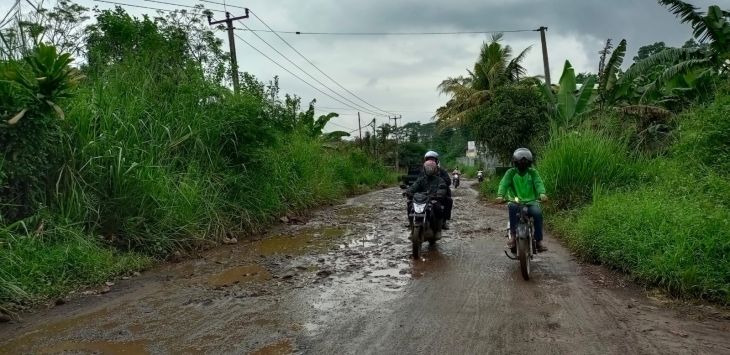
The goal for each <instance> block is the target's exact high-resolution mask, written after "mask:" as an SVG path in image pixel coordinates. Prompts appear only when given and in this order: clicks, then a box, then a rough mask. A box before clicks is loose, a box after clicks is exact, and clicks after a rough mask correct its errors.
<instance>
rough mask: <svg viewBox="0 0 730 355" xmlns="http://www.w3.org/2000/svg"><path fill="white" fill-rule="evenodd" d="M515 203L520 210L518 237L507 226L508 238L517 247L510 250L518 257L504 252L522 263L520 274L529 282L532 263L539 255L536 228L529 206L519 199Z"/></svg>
mask: <svg viewBox="0 0 730 355" xmlns="http://www.w3.org/2000/svg"><path fill="white" fill-rule="evenodd" d="M513 203H514V204H516V205H517V206H518V207H519V210H520V214H519V219H518V222H517V228H516V231H517V235H516V236H514V235H512V232H511V230H510V229H509V224H508V225H507V227H508V229H507V231H508V232H507V233H508V234H507V235H508V238H510V241H513V240H514V241H515V244H514V245H515V246H514V247H513V248H511V249H510V252H511V253H512V254H513V255H516V257H514V256H511V255H509V253H507V250H505V251H504V254H505V255H507V257H508V258H510V259H512V260H519V261H520V272H521V273H522V278H523V279H525V281H527V280H529V279H530V262H531V261H532V259H533V258H534V256H535V254H537V241H535V227H534V225H533V221H532V217H530V215H529V213H528V206H527V205H525V204H521V203H520V202H519V199H517V198H515V201H514V202H513Z"/></svg>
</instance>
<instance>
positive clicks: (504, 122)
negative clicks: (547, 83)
mask: <svg viewBox="0 0 730 355" xmlns="http://www.w3.org/2000/svg"><path fill="white" fill-rule="evenodd" d="M546 107H547V105H546V102H545V99H544V98H543V96H542V95H540V92H539V91H538V89H537V88H536V87H533V86H517V85H515V86H504V87H500V88H497V89H496V90H495V92H494V99H493V100H492V101H490V102H489V104H488V105H486V106H485V107H484V108H483V119H482V120H480V121H479V124H478V129H477V132H478V133H477V140H478V141H480V142H484V143H486V145H487V147H488V148H489V150H490V151H491V152H493V153H495V154H496V155H497V156H499V157H500V158H502V159H503V161H508V160H509V157H510V156H511V155H512V152H513V151H514V150H515V148H517V147H530V146H531V145H532V144H533V143H534V142H535V141H537V140H539V139H540V138H541V137H543V136H544V134H545V133H546V132H547V127H548V116H547V110H546ZM463 149H466V146H464V148H463Z"/></svg>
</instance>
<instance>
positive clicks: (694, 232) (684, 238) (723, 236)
mask: <svg viewBox="0 0 730 355" xmlns="http://www.w3.org/2000/svg"><path fill="white" fill-rule="evenodd" d="M698 196H701V195H700V194H682V193H677V191H676V190H675V189H671V188H668V187H667V186H664V185H660V186H655V187H652V186H646V187H643V188H641V189H639V190H637V191H631V192H622V193H615V194H610V195H607V196H602V197H600V198H598V199H596V201H595V202H594V203H593V204H592V205H590V206H589V207H586V208H584V209H582V210H580V211H578V213H577V214H575V215H574V216H572V217H563V218H559V219H558V222H557V228H558V229H559V230H560V231H561V234H563V235H564V236H566V239H567V241H568V243H569V245H570V246H571V247H572V248H573V249H574V250H576V251H577V252H578V253H579V254H581V255H583V256H584V257H586V258H588V259H589V260H592V261H596V262H600V263H603V264H607V265H609V266H613V267H615V268H618V269H620V270H622V271H625V272H627V273H629V274H631V275H632V276H634V277H635V278H636V279H637V280H640V281H643V282H647V283H649V284H651V285H656V286H659V287H662V288H664V289H666V290H667V291H669V292H670V293H672V294H674V295H679V296H697V297H701V298H704V299H708V300H712V301H718V302H721V303H725V304H730V258H728V255H730V219H729V218H728V212H727V207H723V206H722V205H719V206H718V205H717V204H715V203H714V202H713V200H706V199H703V198H698Z"/></svg>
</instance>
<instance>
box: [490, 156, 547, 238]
mask: <svg viewBox="0 0 730 355" xmlns="http://www.w3.org/2000/svg"><path fill="white" fill-rule="evenodd" d="M532 161H533V158H532V152H530V150H529V149H527V148H519V149H517V150H515V152H514V153H513V154H512V163H513V164H514V166H515V167H513V168H511V169H509V170H507V172H506V173H505V174H504V177H503V178H502V181H501V182H500V183H499V191H498V192H497V202H499V203H502V202H504V201H505V197H507V199H508V200H512V199H514V198H515V197H517V198H518V199H519V202H520V203H522V204H526V205H528V213H529V215H530V216H532V219H533V222H534V225H535V241H536V242H537V250H538V251H541V252H542V251H547V248H546V247H545V246H544V245H543V243H542V237H543V231H542V210H541V209H540V203H539V202H538V200H539V201H547V195H546V192H545V184H544V183H543V182H542V178H541V177H540V174H539V173H538V172H537V169H535V168H532V167H531V165H532ZM508 207H509V226H510V231H511V234H512V235H513V236H514V235H515V234H516V232H517V230H516V229H517V223H518V220H519V214H520V209H519V206H518V205H517V204H514V203H509V205H508ZM514 243H515V240H514V238H510V241H509V244H508V247H509V248H514V246H515V245H514Z"/></svg>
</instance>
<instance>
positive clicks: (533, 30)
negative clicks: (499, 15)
mask: <svg viewBox="0 0 730 355" xmlns="http://www.w3.org/2000/svg"><path fill="white" fill-rule="evenodd" d="M248 31H251V32H270V33H283V34H296V35H316V36H440V35H473V34H492V33H518V32H535V31H539V30H537V29H532V30H528V29H523V30H490V31H451V32H305V31H282V30H273V29H266V30H264V29H250V30H248Z"/></svg>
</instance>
